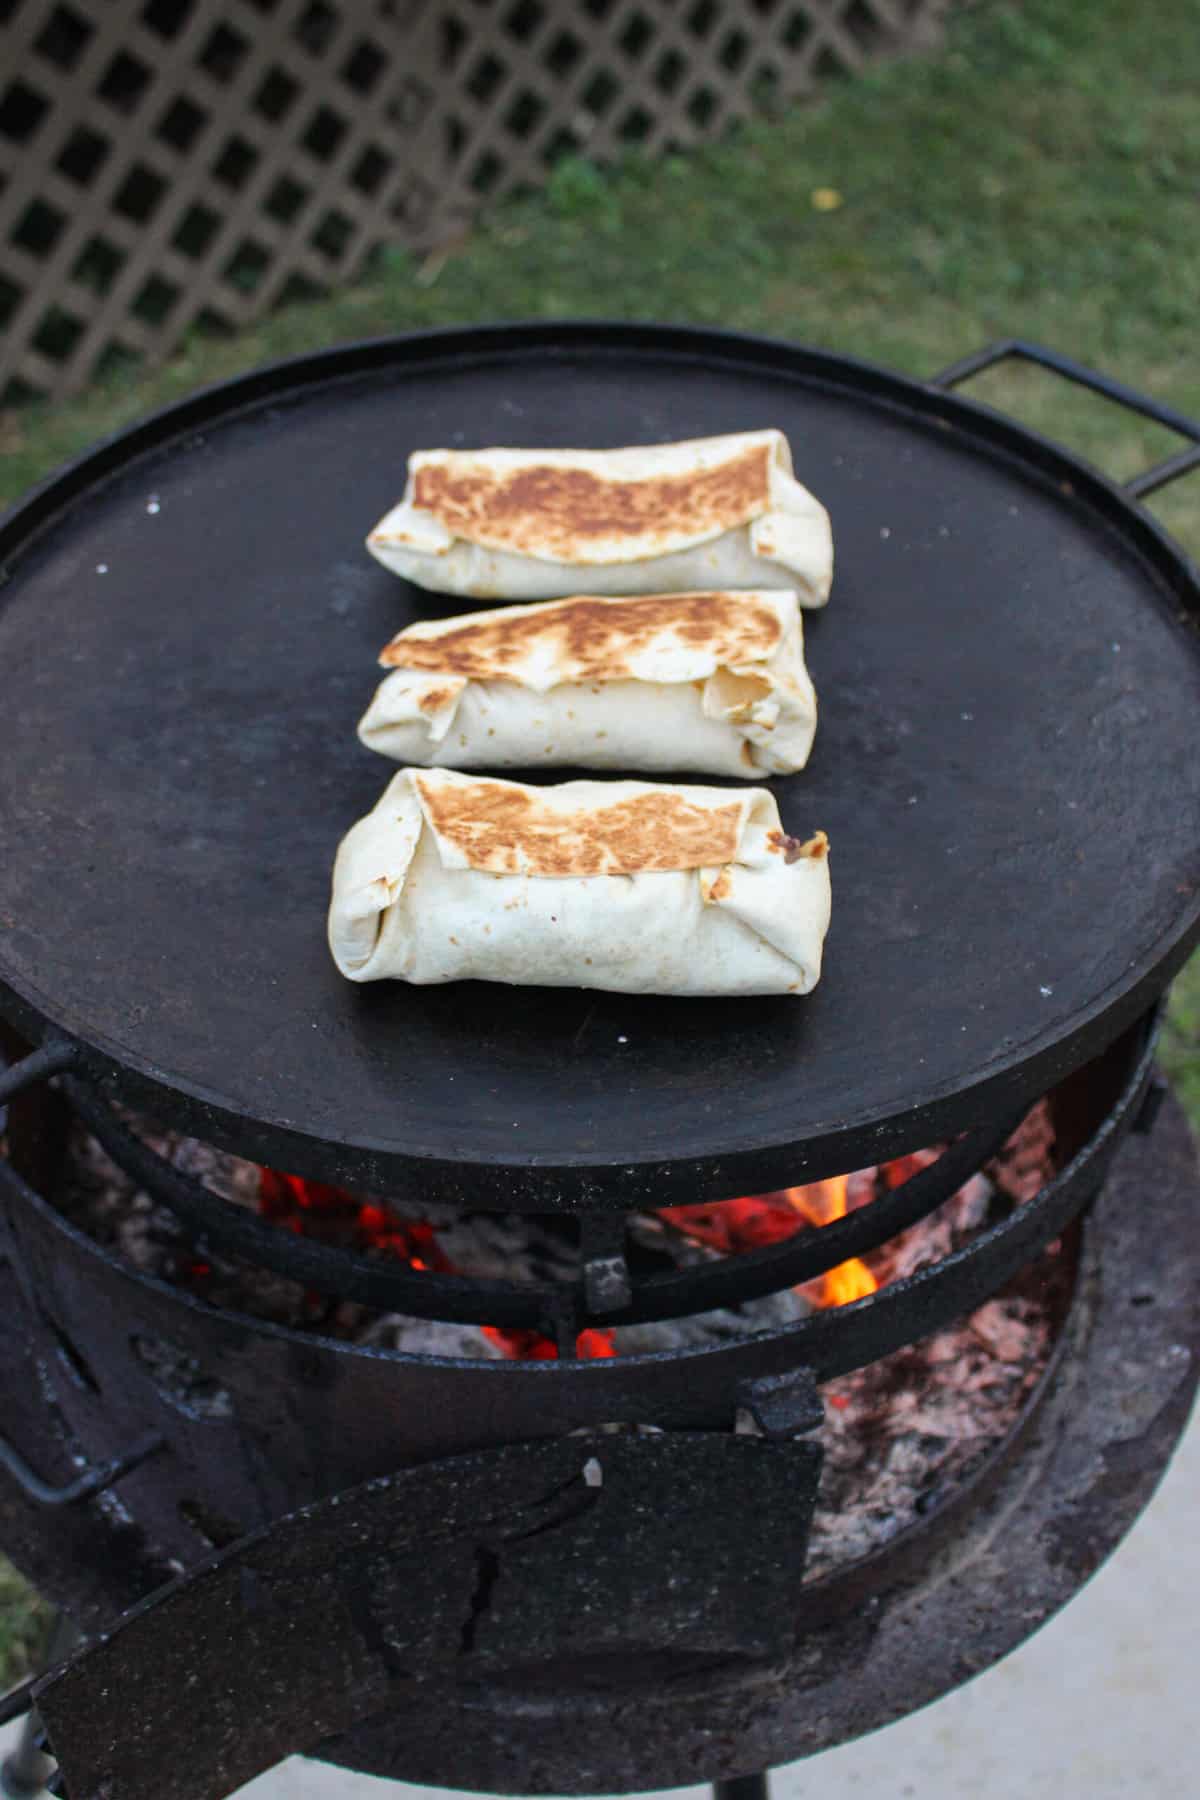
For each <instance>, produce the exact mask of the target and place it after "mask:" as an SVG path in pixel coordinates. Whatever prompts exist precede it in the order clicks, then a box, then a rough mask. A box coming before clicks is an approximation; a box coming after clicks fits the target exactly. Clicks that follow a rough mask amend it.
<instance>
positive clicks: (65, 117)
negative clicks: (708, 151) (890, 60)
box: [0, 0, 949, 397]
mask: <svg viewBox="0 0 1200 1800" xmlns="http://www.w3.org/2000/svg"><path fill="white" fill-rule="evenodd" d="M948 4H949V0H357V3H356V0H338V3H336V4H335V3H333V0H0V181H2V182H3V186H2V187H0V331H2V333H3V339H2V343H0V394H5V395H7V396H8V397H19V396H20V395H21V394H24V393H42V394H52V395H61V394H65V393H68V392H70V391H72V390H74V389H76V388H78V387H80V386H81V385H82V384H83V383H84V382H85V381H86V380H87V378H88V376H89V375H90V374H91V373H92V371H93V370H94V369H95V368H96V366H97V364H98V363H99V362H100V361H101V360H102V359H103V358H104V357H105V356H106V355H108V354H109V353H111V352H114V351H124V352H130V351H132V352H135V353H142V354H147V355H152V356H161V355H163V354H165V353H166V352H167V351H169V350H170V349H171V347H172V346H173V345H174V344H175V343H177V342H178V341H179V338H180V337H181V335H182V334H183V333H184V332H185V331H186V330H187V329H188V327H189V326H190V325H192V324H193V323H195V322H196V321H197V320H198V319H211V320H216V321H220V322H221V323H223V324H226V325H237V324H240V323H243V322H244V321H246V320H248V319H250V318H252V317H254V316H255V315H257V314H259V313H261V312H263V311H265V310H266V309H267V308H268V307H270V306H272V305H274V304H275V303H276V302H277V301H279V300H280V299H282V298H285V297H290V296H291V295H292V294H294V293H296V292H298V291H304V292H310V291H312V290H313V289H314V288H317V289H320V288H325V287H328V286H330V285H331V284H332V283H334V282H341V281H344V280H347V279H349V278H350V277H352V276H353V275H354V274H355V273H356V271H357V270H358V269H359V268H360V267H361V265H362V263H363V260H364V258H365V257H366V256H367V255H368V254H369V253H370V251H372V250H373V249H374V248H375V247H376V246H378V245H380V244H382V243H386V242H400V243H404V244H408V245H411V246H413V247H416V248H421V247H425V246H429V245H432V244H436V243H438V242H439V241H444V240H445V239H447V238H448V237H450V236H453V235H454V234H455V233H456V232H458V231H460V230H461V229H462V228H463V226H464V224H465V223H466V222H467V221H468V219H469V218H470V215H471V213H472V211H473V210H474V209H475V208H476V207H477V206H478V205H479V204H480V202H481V200H483V199H485V198H494V197H496V196H498V195H500V194H503V193H506V192H508V191H510V190H511V189H513V188H514V187H519V186H524V185H528V184H531V183H536V182H538V181H540V180H542V179H544V177H545V175H546V172H547V170H548V169H549V168H550V167H551V165H552V164H553V162H554V161H555V159H556V158H557V157H559V156H561V155H562V154H563V153H565V152H568V151H572V150H574V151H580V150H586V152H587V153H588V154H589V155H590V156H597V157H604V156H611V155H612V154H614V153H615V152H616V151H618V150H620V149H624V148H626V147H628V146H630V145H640V146H642V147H643V148H645V149H647V150H650V151H657V150H659V149H662V148H663V147H665V146H667V145H687V144H690V143H695V142H697V141H698V140H701V139H707V138H712V137H715V136H717V135H719V134H720V133H721V132H722V131H723V130H724V129H725V128H726V127H727V126H728V125H729V124H730V122H731V121H732V120H734V119H737V118H739V117H742V116H744V115H746V114H748V113H750V112H752V111H753V110H755V109H756V108H758V107H761V106H762V105H763V104H764V103H766V102H767V101H770V100H783V99H791V98H794V97H796V96H798V95H801V94H803V93H805V92H807V91H808V90H809V89H810V88H811V87H812V86H813V84H814V82H816V81H817V80H819V79H820V78H821V76H822V75H824V74H826V73H833V72H839V73H845V72H855V71H857V70H859V69H861V68H862V67H863V65H864V64H865V62H866V61H868V60H869V59H872V58H874V57H876V56H879V55H883V54H893V53H895V52H896V51H899V50H905V49H909V48H911V47H913V46H915V45H918V44H923V43H927V42H929V41H931V39H932V38H933V36H934V34H935V33H936V30H937V27H938V25H939V23H940V20H941V18H942V16H943V14H944V12H945V10H946V7H947V5H948Z"/></svg>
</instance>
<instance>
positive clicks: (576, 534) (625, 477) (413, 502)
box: [367, 431, 833, 606]
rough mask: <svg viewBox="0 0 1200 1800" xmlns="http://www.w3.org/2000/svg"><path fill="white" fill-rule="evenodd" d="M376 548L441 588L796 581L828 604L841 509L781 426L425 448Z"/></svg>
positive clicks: (529, 595)
mask: <svg viewBox="0 0 1200 1800" xmlns="http://www.w3.org/2000/svg"><path fill="white" fill-rule="evenodd" d="M367 548H368V550H370V552H371V554H372V555H373V556H376V557H378V559H379V561H380V562H381V563H383V564H384V566H385V567H386V568H389V569H392V570H394V572H395V573H396V574H397V575H404V576H406V577H407V578H408V580H409V581H415V582H416V583H417V585H418V586H419V587H425V588H432V589H433V590H434V592H435V593H439V594H466V595H470V596H472V597H473V598H475V599H479V600H552V599H559V598H561V597H562V596H564V595H566V594H578V593H581V592H583V591H585V590H586V591H587V592H588V593H592V594H679V593H687V592H689V591H691V590H693V589H697V588H762V587H794V588H796V589H798V591H799V593H800V597H801V601H802V603H803V604H804V605H805V606H823V605H824V604H825V602H826V600H827V599H828V598H829V585H830V582H831V581H832V579H833V539H832V535H831V532H830V526H829V514H828V513H827V512H826V511H825V508H824V507H823V506H822V505H821V503H820V502H819V501H818V500H815V499H814V498H813V496H812V495H811V494H810V493H809V492H808V490H807V489H806V488H803V487H801V486H800V483H799V482H798V481H797V480H796V479H795V477H794V476H793V474H792V453H791V451H790V449H789V448H788V441H787V439H786V438H785V437H784V435H783V433H782V432H781V431H743V432H736V433H731V434H730V435H729V436H726V437H714V438H695V439H693V440H692V441H691V442H690V443H680V444H644V445H638V446H635V447H634V448H632V449H627V450H418V451H416V452H415V453H414V454H413V455H412V456H410V458H409V461H408V486H407V487H406V489H405V491H404V498H403V499H402V500H401V501H400V503H399V505H398V506H395V507H393V508H392V510H391V512H389V513H387V514H385V516H384V517H383V518H382V519H381V520H380V521H379V523H378V525H377V526H376V527H375V529H374V531H373V532H372V533H371V535H370V537H369V538H368V539H367Z"/></svg>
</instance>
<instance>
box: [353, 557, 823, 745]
mask: <svg viewBox="0 0 1200 1800" xmlns="http://www.w3.org/2000/svg"><path fill="white" fill-rule="evenodd" d="M379 660H380V662H381V663H382V664H383V665H384V667H385V668H390V669H391V670H392V673H391V674H390V675H389V676H388V677H387V679H386V680H385V681H384V682H383V683H382V684H381V685H380V687H379V689H378V691H377V693H376V695H375V698H374V699H373V700H372V702H371V704H370V706H369V707H368V708H367V711H366V713H365V714H364V716H363V718H362V720H361V721H360V723H359V727H358V735H359V737H360V738H361V739H362V741H363V743H364V744H366V745H367V746H368V747H369V748H370V749H372V750H378V751H380V752H381V753H382V754H383V755H384V756H391V757H394V758H395V760H396V761H397V762H404V763H426V764H429V763H436V764H438V765H439V766H440V767H442V768H458V769H477V768H485V767H487V768H493V769H513V768H517V769H519V768H534V767H536V766H537V765H538V764H539V763H541V764H546V765H552V764H562V763H570V764H573V765H574V766H575V767H577V768H587V769H644V770H649V771H669V770H675V769H694V770H696V771H697V772H698V773H703V774H708V775H758V774H762V773H768V774H772V775H787V774H791V773H792V772H793V771H794V770H796V769H802V768H803V767H804V765H805V763H806V762H807V761H808V753H809V751H810V750H811V748H812V741H813V732H814V731H815V730H816V724H817V700H816V695H815V694H814V693H813V685H812V682H811V681H810V680H809V676H808V670H807V669H806V668H805V666H804V640H803V634H802V630H801V624H800V611H799V608H798V607H797V605H796V595H795V591H794V590H793V589H783V590H780V591H776V592H774V593H741V594H739V593H717V594H671V595H665V596H659V595H644V596H641V597H639V598H637V599H631V600H602V599H596V598H593V597H592V596H590V595H584V596H580V597H577V598H575V599H573V600H547V601H543V602H542V603H541V604H540V605H537V606H507V607H499V608H496V609H495V610H494V611H491V612H482V613H469V614H467V615H466V616H464V617H461V618H456V619H427V620H422V621H421V622H420V623H419V624H416V625H410V626H408V627H407V629H406V630H404V631H402V632H400V633H399V635H398V636H397V637H395V638H393V639H392V641H391V643H390V644H389V645H388V647H387V649H386V650H385V651H384V652H383V655H382V656H381V657H380V659H379Z"/></svg>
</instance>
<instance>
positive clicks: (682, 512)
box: [412, 444, 771, 562]
mask: <svg viewBox="0 0 1200 1800" xmlns="http://www.w3.org/2000/svg"><path fill="white" fill-rule="evenodd" d="M770 457H771V446H770V445H769V444H754V445H751V447H750V448H749V449H746V450H741V451H738V452H737V453H736V454H735V455H733V456H730V457H728V458H726V459H725V460H724V461H723V462H719V463H717V464H715V465H714V466H713V467H711V468H707V469H696V470H692V471H689V472H687V473H684V474H679V475H649V476H645V477H642V478H640V479H635V480H626V481H621V480H614V479H612V478H611V477H607V476H604V475H597V474H595V473H594V472H593V471H592V470H590V469H578V468H575V469H573V468H570V467H567V466H564V465H563V464H561V463H532V464H530V465H528V466H527V467H524V468H518V469H514V470H511V471H504V472H502V471H498V470H495V469H489V468H488V467H487V465H486V463H482V462H478V461H473V460H472V459H471V457H470V456H469V455H466V454H463V455H459V456H456V457H455V458H454V460H453V461H452V462H451V461H449V460H447V461H444V462H442V461H440V462H428V463H422V464H419V465H418V466H417V468H416V469H415V471H414V475H413V490H412V497H413V501H414V504H415V505H416V506H418V507H420V508H421V509H422V511H425V512H430V513H432V514H433V515H434V517H435V518H436V519H438V520H439V521H440V523H441V524H442V525H444V526H445V527H446V529H447V530H448V531H451V532H453V533H454V535H455V536H456V537H463V538H467V539H469V540H470V541H472V542H473V543H477V544H482V545H484V546H485V547H486V548H489V549H494V550H513V551H516V552H518V553H519V554H522V555H525V556H542V557H549V558H552V559H553V560H555V561H559V562H573V561H576V560H578V559H579V557H580V556H581V555H584V554H586V552H587V550H588V548H589V546H590V545H592V544H594V543H595V542H597V541H600V540H602V541H611V540H613V539H622V540H628V541H629V542H630V544H631V546H633V547H634V548H635V549H636V552H637V553H638V554H641V555H654V554H655V553H656V544H657V542H658V541H659V540H661V539H663V538H666V537H676V536H680V537H683V536H686V537H688V538H691V539H693V540H694V539H698V538H703V537H706V536H708V535H712V536H716V535H717V534H718V533H720V532H723V531H731V530H733V529H734V528H735V527H737V526H739V525H747V524H749V522H750V521H751V519H753V518H756V517H757V516H758V514H759V513H761V512H764V511H765V510H766V509H767V507H768V505H769V500H770V485H769V484H770ZM638 540H644V541H643V542H639V541H638Z"/></svg>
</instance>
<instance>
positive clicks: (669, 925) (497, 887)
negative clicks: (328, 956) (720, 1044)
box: [329, 769, 830, 995]
mask: <svg viewBox="0 0 1200 1800" xmlns="http://www.w3.org/2000/svg"><path fill="white" fill-rule="evenodd" d="M827 850H828V845H827V841H826V839H825V835H824V833H823V832H817V833H816V834H815V835H814V836H813V837H812V838H810V839H808V840H807V841H806V842H804V843H801V842H800V840H799V839H797V838H792V837H789V836H787V835H786V833H784V831H783V830H782V828H781V826H780V823H779V812H778V808H777V806H776V804H775V798H774V796H773V795H772V794H770V793H768V792H767V790H766V789H764V788H706V787H668V786H660V785H656V784H654V783H650V782H639V781H616V782H595V781H571V782H565V783H562V784H561V785H559V786H557V787H548V788H532V787H525V786H523V785H522V784H521V783H519V782H513V781H500V780H495V779H489V778H487V777H481V776H474V777H471V776H466V775H460V774H457V773H454V772H453V771H451V770H447V769H432V770H425V769H402V770H401V771H400V772H399V773H398V774H397V775H396V776H395V777H394V778H393V779H392V781H391V782H390V783H389V785H388V787H387V788H386V789H385V791H384V794H383V796H382V798H381V799H380V801H379V803H378V805H377V806H376V807H375V809H374V811H372V812H370V813H368V815H367V817H366V818H365V819H361V820H360V821H359V822H358V824H357V825H355V826H353V827H352V829H351V830H350V831H349V832H348V833H347V835H346V837H345V838H344V839H343V841H342V844H341V847H340V849H339V850H338V854H337V861H336V864H335V866H334V872H333V899H332V904H331V906H330V911H329V945H330V949H331V951H332V953H333V958H334V961H335V962H336V964H337V966H338V968H339V969H340V970H341V972H342V974H343V975H345V976H347V977H348V979H349V980H351V981H378V980H380V979H383V978H387V977H393V978H395V979H398V980H403V981H410V982H416V983H421V984H424V983H430V982H443V981H461V980H467V979H478V980H485V981H503V982H510V983H514V984H519V985H534V986H545V987H579V988H606V989H610V990H613V991H615V992H619V993H634V994H694V995H735V994H807V993H808V992H810V991H811V989H812V988H813V987H814V986H815V984H816V982H817V980H818V978H819V976H820V973H821V950H822V944H823V942H824V938H825V933H826V930H827V928H828V924H829V907H830V897H829V866H828V856H827Z"/></svg>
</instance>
